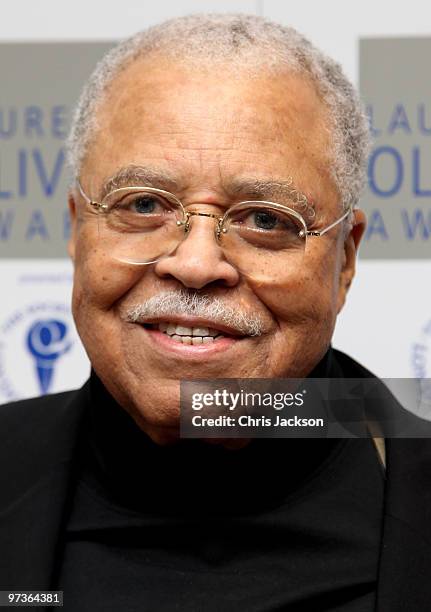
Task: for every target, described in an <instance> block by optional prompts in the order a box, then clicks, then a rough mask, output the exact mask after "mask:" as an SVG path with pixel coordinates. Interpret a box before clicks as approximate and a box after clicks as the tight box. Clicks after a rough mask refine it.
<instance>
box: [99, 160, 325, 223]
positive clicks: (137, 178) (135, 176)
mask: <svg viewBox="0 0 431 612" xmlns="http://www.w3.org/2000/svg"><path fill="white" fill-rule="evenodd" d="M133 186H138V187H139V186H143V187H144V186H145V187H153V188H155V189H162V190H164V191H169V192H173V193H174V194H175V193H176V192H178V189H179V182H178V180H177V179H176V178H175V176H174V175H173V174H171V173H170V172H169V171H160V170H158V169H156V168H151V167H150V166H139V165H135V164H131V165H128V166H124V167H122V168H120V169H119V170H118V171H117V172H116V173H115V174H114V175H113V176H111V177H109V178H108V179H106V180H105V181H104V183H103V184H102V188H101V199H103V198H104V197H105V196H106V195H107V194H108V193H110V192H111V191H113V190H114V189H119V188H121V187H133ZM222 188H223V191H224V192H225V193H226V194H228V195H229V196H230V197H232V198H234V199H241V200H247V199H248V200H274V201H278V202H279V203H280V204H284V203H286V202H287V201H288V202H289V203H290V204H291V205H293V206H295V207H297V208H298V209H300V210H301V211H304V212H306V211H307V212H311V214H312V215H313V216H314V213H315V211H314V203H313V202H312V201H310V200H309V199H308V198H307V196H306V195H305V194H304V193H302V192H301V191H299V190H298V189H297V188H296V187H295V185H294V183H293V179H292V177H288V178H287V179H284V178H283V179H281V178H280V179H257V178H254V177H251V178H246V177H244V178H234V179H232V180H227V181H226V182H225V183H224V184H223V185H222Z"/></svg>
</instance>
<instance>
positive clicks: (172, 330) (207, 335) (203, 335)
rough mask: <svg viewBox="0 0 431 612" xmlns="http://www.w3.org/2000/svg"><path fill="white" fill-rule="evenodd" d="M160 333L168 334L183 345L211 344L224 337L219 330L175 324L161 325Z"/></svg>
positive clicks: (164, 323)
mask: <svg viewBox="0 0 431 612" xmlns="http://www.w3.org/2000/svg"><path fill="white" fill-rule="evenodd" d="M159 331H161V332H163V333H165V334H167V335H168V336H170V337H171V338H172V340H175V341H176V342H182V343H183V344H196V345H197V344H202V343H203V344H209V343H210V342H213V341H214V340H215V338H216V337H219V338H221V337H223V334H221V333H220V332H219V331H218V330H217V329H211V328H209V327H184V326H183V325H176V324H174V323H166V322H163V323H159Z"/></svg>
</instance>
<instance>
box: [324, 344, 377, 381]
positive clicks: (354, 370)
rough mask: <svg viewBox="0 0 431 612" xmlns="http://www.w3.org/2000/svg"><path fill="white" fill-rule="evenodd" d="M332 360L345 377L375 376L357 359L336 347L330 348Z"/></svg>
mask: <svg viewBox="0 0 431 612" xmlns="http://www.w3.org/2000/svg"><path fill="white" fill-rule="evenodd" d="M332 361H333V363H334V364H335V366H336V367H338V369H340V370H341V373H342V375H343V376H344V377H345V378H377V376H376V375H375V374H373V372H371V371H370V370H368V369H367V368H366V367H365V366H363V365H362V364H361V363H359V361H356V360H355V359H353V358H352V357H350V356H349V355H346V353H343V352H342V351H339V350H337V349H332Z"/></svg>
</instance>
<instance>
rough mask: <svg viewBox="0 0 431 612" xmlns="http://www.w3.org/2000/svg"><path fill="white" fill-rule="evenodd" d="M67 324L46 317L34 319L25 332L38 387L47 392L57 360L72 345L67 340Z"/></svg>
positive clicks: (43, 392)
mask: <svg viewBox="0 0 431 612" xmlns="http://www.w3.org/2000/svg"><path fill="white" fill-rule="evenodd" d="M67 332H68V326H67V325H66V324H65V323H64V321H59V320H55V319H48V320H42V321H37V320H36V321H35V322H34V323H33V325H32V326H31V327H30V329H29V330H28V333H27V348H28V350H29V351H30V354H31V355H32V357H33V359H34V361H35V368H36V375H37V378H38V381H39V388H40V392H41V393H42V394H45V393H48V391H49V389H50V386H51V382H52V377H53V374H54V368H55V365H56V362H57V360H58V359H59V358H60V357H61V356H62V355H64V353H66V352H67V351H68V350H69V349H70V347H71V346H72V342H71V341H70V340H68V337H67V336H68V334H67Z"/></svg>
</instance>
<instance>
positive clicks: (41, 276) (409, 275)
mask: <svg viewBox="0 0 431 612" xmlns="http://www.w3.org/2000/svg"><path fill="white" fill-rule="evenodd" d="M427 7H428V8H427ZM2 9H3V10H2V19H1V20H0V41H14V42H24V41H25V42H28V41H84V40H88V41H95V40H114V39H118V38H121V37H125V36H128V35H130V34H132V33H133V32H135V31H136V30H137V29H141V28H144V27H146V26H148V25H151V24H153V23H156V22H159V21H161V20H163V19H165V18H168V17H172V16H175V15H181V14H187V13H190V12H209V11H212V12H227V11H229V12H235V11H239V12H249V13H257V14H261V15H264V16H266V17H269V18H272V19H274V20H277V21H280V22H282V23H284V24H288V25H292V26H294V27H296V28H297V29H298V30H300V31H301V32H302V33H304V34H305V35H307V36H308V37H310V38H311V39H312V40H313V42H314V43H315V44H317V45H318V46H320V47H321V48H322V49H323V50H324V51H326V52H328V53H329V54H330V55H332V56H333V57H334V58H335V59H337V60H338V61H339V62H340V63H341V64H342V65H343V67H344V69H345V71H346V72H347V74H348V75H349V76H350V78H351V79H352V80H353V81H354V82H355V83H357V80H358V50H359V39H360V38H361V37H371V36H372V37H374V36H403V35H409V36H418V35H423V36H431V5H427V3H425V2H423V1H421V0H410V2H409V3H405V2H402V3H401V2H394V1H389V0H379V1H378V2H376V1H375V0H362V1H361V2H346V0H326V1H325V2H322V1H321V0H290V1H288V2H283V1H280V0H264V1H260V2H259V1H253V2H252V1H246V0H243V1H230V2H227V1H214V2H211V1H206V2H205V1H192V0H182V1H180V2H177V3H172V2H168V1H166V0H158V2H156V3H154V2H144V1H142V0H140V1H138V0H122V2H121V3H107V2H105V1H103V2H102V1H101V0H96V1H95V0H93V1H92V2H88V0H85V1H84V0H74V2H59V1H58V0H39V1H38V2H33V1H32V0H14V1H13V2H12V1H10V0H9V1H7V2H3V3H2ZM71 272H72V270H71V265H70V263H69V262H68V261H63V260H59V261H56V262H53V261H52V260H51V261H49V260H12V259H11V260H0V274H1V277H2V287H3V290H4V288H6V291H3V293H2V296H1V300H0V402H1V401H7V399H12V398H13V397H15V395H14V393H15V391H13V389H9V390H8V389H2V387H1V385H2V380H3V381H4V380H6V379H7V380H9V381H12V383H11V384H12V386H13V381H14V380H15V381H16V382H18V380H20V381H21V382H22V380H28V384H27V387H26V388H23V387H22V384H20V394H21V395H22V396H30V395H34V394H35V393H37V392H38V390H37V387H36V386H35V384H34V383H33V382H31V379H32V375H31V373H30V371H28V372H27V370H26V367H24V366H23V357H22V355H21V352H20V350H18V348H17V347H14V342H15V340H14V331H13V329H14V325H15V323H14V322H13V321H11V320H10V317H11V313H18V312H19V310H20V308H22V305H23V303H24V302H25V298H26V284H25V278H26V275H32V279H33V281H34V279H35V278H36V279H38V282H37V283H36V285H35V284H34V282H33V284H32V296H31V297H32V302H33V303H37V302H38V300H39V299H40V301H41V302H42V301H43V302H44V303H46V302H47V300H48V301H49V300H51V301H52V303H53V304H54V303H58V304H60V303H62V304H67V303H69V301H70V291H71ZM430 279H431V261H430V260H425V261H424V260H422V261H411V260H410V261H360V262H359V265H358V274H357V279H356V281H355V284H354V286H353V288H352V290H351V294H350V296H349V300H348V303H347V305H346V308H345V310H344V312H343V313H342V315H341V316H340V318H339V322H338V325H337V330H336V334H335V337H334V345H335V346H336V347H337V348H341V349H342V350H344V351H346V352H347V353H349V354H350V355H352V356H353V357H355V358H356V359H358V360H359V361H361V362H362V363H363V364H364V365H366V366H367V367H368V368H370V369H371V370H373V371H374V372H375V373H376V374H378V375H380V376H383V377H410V376H414V375H415V374H416V373H417V371H418V367H417V365H418V364H417V360H418V352H417V349H418V345H420V346H422V347H425V348H423V349H422V353H421V355H422V356H421V357H420V361H421V366H423V367H422V371H425V373H426V375H427V376H428V377H431V327H429V333H426V332H425V331H424V330H425V328H426V325H427V324H428V322H429V321H430V320H431V290H430V282H429V280H430ZM35 287H36V288H35ZM16 326H19V321H18V322H17V323H16ZM16 329H18V327H16ZM15 349H16V350H15ZM5 351H7V353H8V357H7V360H5V359H4V352H5ZM415 355H416V357H414V356H415ZM414 358H415V359H416V368H415V367H413V359H414ZM88 367H89V366H88V363H87V361H86V358H85V356H84V352H83V350H82V349H78V350H76V351H75V352H74V353H73V356H71V355H69V356H67V357H66V356H65V357H64V360H63V363H62V375H61V377H60V378H58V379H57V380H56V381H55V384H53V386H52V387H51V388H50V392H55V391H58V390H60V389H66V388H72V387H75V386H78V385H79V384H80V383H81V381H83V380H84V379H85V378H86V376H87V374H88Z"/></svg>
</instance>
